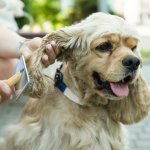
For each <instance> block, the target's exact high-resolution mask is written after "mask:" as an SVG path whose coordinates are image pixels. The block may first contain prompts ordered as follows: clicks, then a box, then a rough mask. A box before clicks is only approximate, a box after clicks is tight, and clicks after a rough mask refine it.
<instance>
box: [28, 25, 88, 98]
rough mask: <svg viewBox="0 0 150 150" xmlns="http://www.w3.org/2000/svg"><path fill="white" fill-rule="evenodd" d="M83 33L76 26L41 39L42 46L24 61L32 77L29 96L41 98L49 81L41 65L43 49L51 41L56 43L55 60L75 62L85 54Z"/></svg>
mask: <svg viewBox="0 0 150 150" xmlns="http://www.w3.org/2000/svg"><path fill="white" fill-rule="evenodd" d="M82 36H83V31H82V30H81V28H80V27H77V26H76V25H74V26H70V27H66V28H62V29H59V30H57V31H54V32H52V33H50V34H47V35H46V36H45V37H44V38H43V39H42V44H41V46H40V47H39V49H38V50H37V51H35V52H34V53H33V54H32V56H31V57H30V58H28V59H27V60H26V62H27V68H28V71H29V74H30V75H31V76H32V83H33V85H32V89H31V92H30V96H32V97H41V96H42V95H43V94H44V93H46V92H47V89H48V86H49V81H48V78H47V77H46V76H45V75H44V74H43V71H42V70H43V68H44V66H43V64H42V63H41V58H42V56H43V55H44V54H45V47H46V45H47V44H48V43H50V42H51V41H52V40H54V41H56V44H57V46H58V50H59V55H58V56H57V58H58V59H59V60H61V61H70V60H71V61H77V59H80V57H81V55H83V54H84V53H86V48H85V47H86V42H85V41H83V38H82Z"/></svg>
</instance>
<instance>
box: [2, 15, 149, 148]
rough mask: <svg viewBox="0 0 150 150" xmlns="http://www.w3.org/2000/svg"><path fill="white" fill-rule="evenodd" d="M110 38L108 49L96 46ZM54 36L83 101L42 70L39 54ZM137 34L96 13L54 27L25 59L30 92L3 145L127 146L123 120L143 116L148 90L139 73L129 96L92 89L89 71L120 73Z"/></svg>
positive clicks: (113, 76)
mask: <svg viewBox="0 0 150 150" xmlns="http://www.w3.org/2000/svg"><path fill="white" fill-rule="evenodd" d="M106 39H107V40H111V41H113V43H114V44H115V45H114V49H113V51H112V52H111V54H110V53H101V52H98V51H96V50H95V48H96V46H97V45H99V43H101V42H103V41H105V40H106ZM52 40H55V41H56V43H57V45H58V48H59V50H60V54H59V56H58V60H61V61H64V62H67V64H66V65H65V66H63V74H64V82H65V83H66V84H67V86H68V87H69V88H70V89H71V90H72V91H73V92H74V93H75V94H76V95H77V96H78V97H79V98H80V100H81V102H82V104H83V105H82V106H81V105H79V104H76V103H74V102H72V101H70V100H69V99H68V98H67V97H65V96H64V95H63V94H62V93H61V92H60V91H59V89H57V88H56V87H54V83H53V81H52V80H51V79H50V78H49V77H47V76H45V75H44V74H43V73H42V69H43V65H42V64H41V62H40V61H41V56H42V55H43V54H44V48H45V45H46V44H47V43H49V42H50V41H52ZM135 43H138V35H137V34H136V32H135V31H134V30H133V29H132V28H130V26H129V25H128V24H127V23H126V22H125V21H124V20H123V19H121V18H119V17H116V16H112V15H107V14H103V13H95V14H92V15H91V16H89V17H88V18H86V19H85V20H83V21H82V22H80V23H78V24H76V25H72V26H70V27H65V28H62V29H59V30H57V31H54V32H52V33H50V34H48V35H46V37H44V38H43V42H42V45H41V47H40V48H39V50H38V51H37V52H35V53H34V54H33V55H32V56H31V58H30V59H29V60H27V63H28V70H29V72H30V74H31V75H32V77H33V88H32V91H31V92H30V96H31V97H33V98H31V99H30V101H29V102H28V103H27V104H26V106H25V108H24V112H23V115H22V117H21V119H20V121H19V122H18V123H17V124H16V125H13V126H11V127H10V128H9V129H8V130H7V134H6V136H5V138H4V139H3V140H1V144H0V149H1V150H126V149H127V141H126V135H125V133H126V131H125V130H124V128H123V124H133V123H136V122H139V121H140V120H142V119H143V118H144V117H145V116H147V114H148V111H149V108H150V89H149V87H148V85H147V84H146V82H145V81H144V79H143V78H142V77H141V75H140V73H137V74H136V77H135V79H134V80H133V82H132V83H130V84H129V95H128V96H127V97H124V98H117V97H116V100H115V97H114V96H112V97H111V95H107V94H105V93H101V92H100V91H97V90H95V88H94V82H93V80H92V78H91V73H92V71H94V70H96V71H98V72H100V74H101V76H102V77H103V78H104V79H105V80H108V81H110V82H115V81H117V80H118V79H121V78H122V77H123V75H124V74H123V72H124V70H123V66H122V65H121V62H122V59H123V58H124V57H126V56H129V55H131V56H136V57H139V58H140V54H139V51H138V50H137V49H136V50H134V51H132V50H131V49H130V46H132V45H134V44H135Z"/></svg>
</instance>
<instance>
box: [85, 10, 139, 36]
mask: <svg viewBox="0 0 150 150" xmlns="http://www.w3.org/2000/svg"><path fill="white" fill-rule="evenodd" d="M83 23H84V30H85V32H88V34H89V35H90V36H91V39H94V38H96V37H100V36H103V35H105V34H112V33H116V34H119V35H121V36H131V37H134V38H137V39H139V35H138V32H137V31H136V30H135V29H134V28H133V27H132V26H131V25H129V24H128V23H127V21H125V20H124V19H123V18H121V17H118V16H114V15H109V14H104V13H94V14H93V15H91V16H89V17H88V18H86V19H85V20H84V21H83Z"/></svg>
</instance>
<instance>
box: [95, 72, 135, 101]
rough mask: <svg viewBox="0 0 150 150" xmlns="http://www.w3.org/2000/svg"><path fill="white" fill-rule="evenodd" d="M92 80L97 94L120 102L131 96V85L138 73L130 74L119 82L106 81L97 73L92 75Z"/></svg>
mask: <svg viewBox="0 0 150 150" xmlns="http://www.w3.org/2000/svg"><path fill="white" fill-rule="evenodd" d="M92 78H93V81H94V85H95V87H94V88H95V90H96V93H98V94H99V95H100V96H103V97H105V98H109V99H111V100H120V99H123V98H125V97H127V96H128V95H129V84H131V83H132V82H133V81H134V80H135V78H136V73H128V74H127V75H126V76H124V77H123V78H122V79H121V80H119V81H117V82H116V81H115V82H109V81H105V80H104V79H102V78H101V77H100V74H99V73H98V72H96V71H94V72H93V73H92Z"/></svg>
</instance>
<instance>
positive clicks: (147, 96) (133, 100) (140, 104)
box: [108, 76, 150, 124]
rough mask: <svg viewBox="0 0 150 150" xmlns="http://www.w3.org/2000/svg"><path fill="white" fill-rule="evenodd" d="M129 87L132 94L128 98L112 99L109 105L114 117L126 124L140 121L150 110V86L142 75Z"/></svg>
mask: <svg viewBox="0 0 150 150" xmlns="http://www.w3.org/2000/svg"><path fill="white" fill-rule="evenodd" d="M129 89H130V94H129V96H128V97H127V98H126V99H123V100H120V101H110V102H109V105H108V112H109V114H110V116H111V117H112V119H114V120H115V121H119V122H122V123H124V124H132V123H136V122H138V121H140V120H141V119H143V118H144V117H145V116H147V115H148V112H149V110H150V88H149V87H148V85H147V83H146V82H145V80H144V79H143V78H142V77H141V76H139V77H138V79H137V80H136V81H135V83H134V84H132V85H130V87H129Z"/></svg>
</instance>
